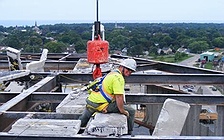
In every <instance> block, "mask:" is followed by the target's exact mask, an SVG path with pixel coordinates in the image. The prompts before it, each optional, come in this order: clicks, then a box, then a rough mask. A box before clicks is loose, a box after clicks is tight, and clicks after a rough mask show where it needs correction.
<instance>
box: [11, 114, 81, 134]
mask: <svg viewBox="0 0 224 140" xmlns="http://www.w3.org/2000/svg"><path fill="white" fill-rule="evenodd" d="M80 125H81V121H80V120H54V119H24V118H23V119H19V120H18V121H16V122H15V123H14V124H13V125H12V129H11V130H10V131H9V132H8V133H10V134H13V135H18V136H40V135H41V136H60V137H68V136H69V137H72V136H75V135H76V134H77V133H78V132H79V130H80Z"/></svg>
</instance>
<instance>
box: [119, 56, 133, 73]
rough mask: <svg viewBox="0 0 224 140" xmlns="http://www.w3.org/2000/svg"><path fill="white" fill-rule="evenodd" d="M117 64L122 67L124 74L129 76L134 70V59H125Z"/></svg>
mask: <svg viewBox="0 0 224 140" xmlns="http://www.w3.org/2000/svg"><path fill="white" fill-rule="evenodd" d="M119 65H120V67H121V68H122V74H123V75H124V76H129V75H131V73H132V72H135V71H136V61H135V60H134V59H130V58H128V59H125V60H123V61H122V62H121V63H120V64H119Z"/></svg>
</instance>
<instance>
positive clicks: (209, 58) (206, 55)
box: [200, 52, 215, 62]
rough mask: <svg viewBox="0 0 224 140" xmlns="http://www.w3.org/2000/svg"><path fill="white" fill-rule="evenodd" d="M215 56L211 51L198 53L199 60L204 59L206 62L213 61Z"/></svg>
mask: <svg viewBox="0 0 224 140" xmlns="http://www.w3.org/2000/svg"><path fill="white" fill-rule="evenodd" d="M214 58H215V54H214V53H213V52H204V53H202V54H200V60H201V61H202V60H205V61H206V62H207V61H209V62H211V61H213V60H214Z"/></svg>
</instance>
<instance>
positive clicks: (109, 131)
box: [86, 113, 128, 136]
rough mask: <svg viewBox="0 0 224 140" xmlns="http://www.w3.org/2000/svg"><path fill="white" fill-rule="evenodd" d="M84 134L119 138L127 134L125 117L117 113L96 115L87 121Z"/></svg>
mask: <svg viewBox="0 0 224 140" xmlns="http://www.w3.org/2000/svg"><path fill="white" fill-rule="evenodd" d="M86 133H87V134H90V135H95V136H120V135H123V134H127V133H128V128H127V117H126V116H125V115H122V114H118V113H108V114H103V113H97V114H96V115H95V116H94V118H93V119H91V120H90V121H89V123H88V125H87V128H86Z"/></svg>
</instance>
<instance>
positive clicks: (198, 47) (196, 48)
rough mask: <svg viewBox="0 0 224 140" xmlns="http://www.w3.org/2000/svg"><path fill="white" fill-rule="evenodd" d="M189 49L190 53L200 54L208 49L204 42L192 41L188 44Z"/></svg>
mask: <svg viewBox="0 0 224 140" xmlns="http://www.w3.org/2000/svg"><path fill="white" fill-rule="evenodd" d="M188 47H189V49H190V50H191V52H192V53H201V52H203V51H205V50H207V49H208V48H209V45H208V43H207V42H206V41H194V42H192V43H190V44H189V46H188Z"/></svg>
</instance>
